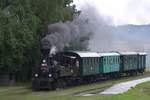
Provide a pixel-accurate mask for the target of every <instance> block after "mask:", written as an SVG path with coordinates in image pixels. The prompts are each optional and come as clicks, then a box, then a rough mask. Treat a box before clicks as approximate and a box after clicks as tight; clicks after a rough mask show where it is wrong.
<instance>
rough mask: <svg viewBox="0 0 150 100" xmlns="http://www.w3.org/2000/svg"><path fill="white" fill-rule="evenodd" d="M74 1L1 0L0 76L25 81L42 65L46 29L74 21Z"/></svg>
mask: <svg viewBox="0 0 150 100" xmlns="http://www.w3.org/2000/svg"><path fill="white" fill-rule="evenodd" d="M71 2H72V0H0V47H1V48H0V73H5V74H10V73H13V74H14V75H15V74H17V75H16V76H17V78H19V79H23V80H26V79H28V78H29V75H30V74H31V69H32V67H36V65H37V64H38V63H39V61H40V55H41V53H40V39H41V38H42V37H43V36H44V35H45V34H46V30H47V25H48V24H51V23H55V22H58V21H66V20H72V19H73V16H74V13H75V12H76V11H75V7H74V6H70V3H71Z"/></svg>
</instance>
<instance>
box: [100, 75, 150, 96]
mask: <svg viewBox="0 0 150 100" xmlns="http://www.w3.org/2000/svg"><path fill="white" fill-rule="evenodd" d="M147 81H150V77H146V78H142V79H138V80H133V81H127V82H122V83H118V84H115V85H113V86H112V87H110V88H108V89H106V90H104V91H103V92H101V93H100V94H121V93H124V92H126V91H128V90H129V89H131V88H133V87H135V86H136V85H137V84H140V83H143V82H147Z"/></svg>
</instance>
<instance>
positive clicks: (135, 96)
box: [0, 74, 150, 100]
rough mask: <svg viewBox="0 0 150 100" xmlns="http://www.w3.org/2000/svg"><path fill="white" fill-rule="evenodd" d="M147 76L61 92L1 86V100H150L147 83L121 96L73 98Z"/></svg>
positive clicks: (105, 82)
mask: <svg viewBox="0 0 150 100" xmlns="http://www.w3.org/2000/svg"><path fill="white" fill-rule="evenodd" d="M149 75H150V74H146V75H143V76H134V77H129V78H123V79H117V80H109V81H103V82H99V83H94V84H89V85H82V86H76V87H70V88H67V89H64V90H59V91H39V92H33V91H32V90H31V88H30V85H29V84H28V85H27V84H25V85H21V84H18V85H15V86H0V100H150V82H146V83H143V84H140V85H138V86H136V87H135V88H133V89H131V90H129V91H128V92H126V93H124V94H120V95H98V96H90V97H82V96H71V94H74V93H80V92H83V91H87V90H92V89H97V88H100V89H102V90H103V89H104V88H106V87H110V86H111V85H113V84H115V83H118V82H122V81H128V80H133V79H139V78H142V77H146V76H149Z"/></svg>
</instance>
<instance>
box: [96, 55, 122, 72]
mask: <svg viewBox="0 0 150 100" xmlns="http://www.w3.org/2000/svg"><path fill="white" fill-rule="evenodd" d="M99 55H100V61H99V71H100V73H103V74H105V73H113V72H119V71H120V54H119V53H115V52H112V53H99Z"/></svg>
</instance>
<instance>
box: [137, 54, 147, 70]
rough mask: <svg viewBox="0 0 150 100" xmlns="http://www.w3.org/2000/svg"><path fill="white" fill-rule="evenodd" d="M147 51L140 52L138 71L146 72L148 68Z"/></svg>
mask: <svg viewBox="0 0 150 100" xmlns="http://www.w3.org/2000/svg"><path fill="white" fill-rule="evenodd" d="M146 55H147V54H146V53H145V52H138V71H139V72H144V70H145V68H146Z"/></svg>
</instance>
